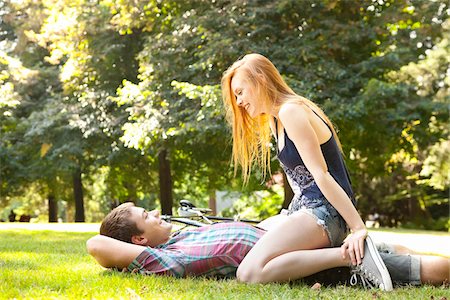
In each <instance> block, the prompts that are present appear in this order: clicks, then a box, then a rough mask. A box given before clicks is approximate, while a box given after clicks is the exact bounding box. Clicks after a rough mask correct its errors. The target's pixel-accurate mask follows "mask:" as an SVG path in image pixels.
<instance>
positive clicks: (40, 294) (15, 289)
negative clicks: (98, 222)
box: [0, 229, 450, 299]
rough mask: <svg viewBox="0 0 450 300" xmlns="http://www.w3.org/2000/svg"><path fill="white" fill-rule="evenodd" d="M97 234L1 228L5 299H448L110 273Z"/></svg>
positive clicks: (0, 286)
mask: <svg viewBox="0 0 450 300" xmlns="http://www.w3.org/2000/svg"><path fill="white" fill-rule="evenodd" d="M92 235H94V233H79V232H56V231H29V230H23V229H14V230H3V231H2V230H0V299H13V298H16V299H31V298H32V299H139V298H142V299H447V298H449V295H450V293H449V290H448V289H446V288H444V287H438V288H435V287H430V286H424V287H420V288H410V287H405V288H398V289H396V290H395V291H393V292H390V293H387V292H381V291H375V290H369V291H367V290H363V289H361V288H355V287H347V286H339V287H322V288H321V289H320V290H312V289H311V288H310V286H308V285H306V284H303V283H301V282H296V283H292V284H268V285H246V284H240V283H237V282H236V281H235V280H212V279H205V278H196V279H194V278H192V279H175V278H169V277H157V276H142V275H135V274H123V273H119V272H112V271H106V270H104V269H102V268H101V267H100V266H99V265H97V263H96V262H95V261H94V260H93V259H92V258H91V257H90V256H89V255H88V254H87V253H86V249H85V242H86V240H87V239H88V238H89V237H91V236H92Z"/></svg>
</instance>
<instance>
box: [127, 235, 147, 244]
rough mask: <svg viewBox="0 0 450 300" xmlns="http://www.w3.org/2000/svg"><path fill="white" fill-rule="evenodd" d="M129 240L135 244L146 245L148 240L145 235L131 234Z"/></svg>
mask: <svg viewBox="0 0 450 300" xmlns="http://www.w3.org/2000/svg"><path fill="white" fill-rule="evenodd" d="M131 242H132V243H133V244H135V245H141V246H146V245H147V242H148V241H147V239H146V238H145V237H143V236H141V235H133V236H132V237H131Z"/></svg>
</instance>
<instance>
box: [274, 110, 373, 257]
mask: <svg viewBox="0 0 450 300" xmlns="http://www.w3.org/2000/svg"><path fill="white" fill-rule="evenodd" d="M309 116H310V114H308V112H307V111H306V110H305V108H304V106H303V105H300V104H296V103H286V104H284V105H283V106H282V107H281V108H280V111H279V117H280V120H281V122H282V124H283V126H284V128H285V129H286V132H287V133H288V135H289V137H290V138H291V140H292V141H293V142H294V144H295V146H296V148H297V150H298V152H299V154H300V156H301V157H302V160H303V162H304V164H305V166H306V168H307V169H308V170H309V171H310V172H311V174H312V176H313V177H314V180H315V181H316V183H317V186H318V187H319V189H320V191H321V192H322V193H323V194H324V196H325V197H326V198H327V199H328V201H329V202H330V203H331V204H332V205H333V206H334V208H336V210H337V211H338V212H339V213H340V215H341V216H342V217H343V218H344V220H345V221H346V222H347V224H348V226H349V227H350V229H351V230H352V235H351V236H349V237H348V238H347V239H346V242H347V243H348V252H349V255H350V258H351V259H352V262H353V263H356V262H357V263H360V262H361V257H362V256H364V239H365V236H366V235H367V229H366V227H365V225H364V222H363V221H362V219H361V217H360V215H359V214H358V212H357V210H356V208H355V207H354V205H353V203H352V202H351V200H350V198H349V197H348V195H347V194H346V193H345V191H344V190H343V189H342V187H341V186H340V185H339V184H338V183H337V182H336V180H335V179H334V178H333V177H332V176H331V174H330V173H329V172H328V168H327V164H326V161H325V158H324V157H323V154H322V150H321V148H320V143H319V140H318V137H317V134H316V132H315V131H314V128H313V125H312V124H311V121H310V119H309V118H310V117H309ZM343 250H344V249H343ZM343 255H345V252H343Z"/></svg>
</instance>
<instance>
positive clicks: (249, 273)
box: [236, 264, 264, 283]
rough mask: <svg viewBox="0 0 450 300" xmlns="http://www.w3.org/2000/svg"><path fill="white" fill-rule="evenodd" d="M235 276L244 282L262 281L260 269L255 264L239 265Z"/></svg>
mask: <svg viewBox="0 0 450 300" xmlns="http://www.w3.org/2000/svg"><path fill="white" fill-rule="evenodd" d="M236 278H237V280H238V281H240V282H245V283H264V280H263V278H262V269H259V268H257V267H255V266H247V265H242V264H241V265H240V266H239V268H238V269H237V271H236Z"/></svg>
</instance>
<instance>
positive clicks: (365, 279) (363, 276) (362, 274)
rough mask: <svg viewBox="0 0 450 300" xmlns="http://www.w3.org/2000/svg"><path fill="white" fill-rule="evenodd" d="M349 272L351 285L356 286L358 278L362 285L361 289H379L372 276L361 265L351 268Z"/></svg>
mask: <svg viewBox="0 0 450 300" xmlns="http://www.w3.org/2000/svg"><path fill="white" fill-rule="evenodd" d="M350 272H351V273H352V276H351V277H350V284H351V285H356V284H357V283H358V276H359V279H360V280H361V283H362V284H363V287H364V288H365V289H367V288H369V289H373V288H375V287H379V283H378V281H377V280H376V278H375V277H374V276H372V274H371V273H369V272H368V271H367V270H366V269H364V268H363V267H362V265H358V266H356V267H354V268H352V269H351V271H350ZM373 283H375V284H376V286H374V285H373Z"/></svg>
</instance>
